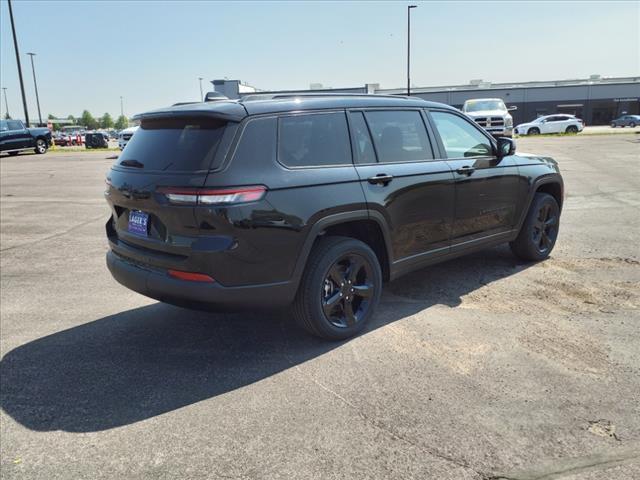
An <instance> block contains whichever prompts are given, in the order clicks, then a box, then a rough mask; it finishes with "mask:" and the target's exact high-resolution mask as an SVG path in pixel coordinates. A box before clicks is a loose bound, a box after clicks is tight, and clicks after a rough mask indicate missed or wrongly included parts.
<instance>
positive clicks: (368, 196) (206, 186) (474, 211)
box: [105, 95, 563, 340]
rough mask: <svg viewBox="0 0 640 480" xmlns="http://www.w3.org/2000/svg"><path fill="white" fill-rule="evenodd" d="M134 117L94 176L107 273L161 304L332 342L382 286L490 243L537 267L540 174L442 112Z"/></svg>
mask: <svg viewBox="0 0 640 480" xmlns="http://www.w3.org/2000/svg"><path fill="white" fill-rule="evenodd" d="M136 118H137V119H138V120H140V121H141V126H140V129H139V130H138V131H137V132H136V134H135V135H134V136H133V138H132V139H131V140H130V141H129V143H128V145H127V147H126V148H125V150H124V151H123V152H122V153H121V154H120V156H119V158H118V159H117V160H116V161H115V162H114V164H113V165H112V167H111V170H110V171H109V172H108V174H107V178H106V182H107V190H106V192H105V197H106V200H107V202H108V204H109V206H110V207H111V212H112V216H111V218H110V219H109V221H108V222H107V224H106V234H107V238H108V242H109V247H110V248H109V251H108V253H107V265H108V267H109V269H110V271H111V273H112V275H113V276H114V278H115V279H116V280H117V281H118V282H120V283H121V284H123V285H124V286H126V287H128V288H130V289H132V290H134V291H136V292H139V293H141V294H143V295H146V296H148V297H151V298H155V299H158V300H161V301H164V302H168V303H173V304H176V305H182V306H186V307H190V308H205V309H214V310H215V309H239V308H254V309H260V310H262V309H265V308H271V307H281V306H286V305H292V306H293V309H292V311H293V315H294V316H295V318H296V319H297V320H298V322H299V323H300V324H301V325H302V326H303V327H304V328H306V329H307V330H308V331H309V332H311V333H312V334H315V335H318V336H320V337H324V338H327V339H333V340H335V339H343V338H347V337H350V336H352V335H355V334H357V333H358V332H359V331H361V330H362V329H363V328H364V327H365V325H366V324H367V322H368V321H369V320H370V319H371V316H372V315H373V312H374V311H375V308H376V305H377V304H378V300H379V299H380V294H381V290H382V282H383V281H389V280H393V279H395V278H398V277H399V276H401V275H403V274H406V273H408V272H410V271H413V270H416V269H419V268H422V267H425V266H427V265H430V264H433V263H436V262H441V261H443V260H447V259H450V258H453V257H458V256H461V255H465V254H467V253H470V252H474V251H476V250H479V249H482V248H486V247H492V246H495V245H498V244H501V243H505V242H509V243H510V245H511V249H512V250H513V252H514V253H515V255H516V256H518V257H519V258H522V259H524V260H528V261H540V260H543V259H545V258H547V256H548V255H549V254H550V253H551V251H552V249H553V247H554V244H555V242H556V238H557V235H558V228H559V220H560V211H561V208H562V202H563V181H562V177H561V175H560V172H559V170H558V166H557V164H556V162H555V161H554V160H553V159H551V158H548V157H542V156H535V155H527V154H516V152H515V142H514V141H513V140H511V139H509V138H503V137H501V138H498V139H494V138H493V137H492V136H491V135H489V134H488V133H487V132H486V131H485V130H483V129H482V128H480V127H479V126H478V125H477V124H476V123H474V122H473V121H472V120H471V119H469V118H468V117H467V116H466V115H464V114H462V113H461V112H459V111H458V110H456V109H454V108H452V107H449V106H446V105H442V104H438V103H433V102H427V101H425V100H421V99H416V98H407V97H386V96H375V95H363V96H329V97H327V96H325V97H321V96H315V97H314V96H301V97H298V98H283V99H277V100H266V101H255V102H252V101H246V102H242V101H241V102H224V101H219V102H210V103H198V104H191V105H183V106H180V107H169V108H166V109H163V110H158V111H153V112H149V113H145V114H142V115H139V116H137V117H136Z"/></svg>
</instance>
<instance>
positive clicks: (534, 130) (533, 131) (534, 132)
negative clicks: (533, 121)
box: [527, 127, 540, 135]
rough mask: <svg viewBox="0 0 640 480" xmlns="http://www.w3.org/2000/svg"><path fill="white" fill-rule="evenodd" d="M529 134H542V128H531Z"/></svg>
mask: <svg viewBox="0 0 640 480" xmlns="http://www.w3.org/2000/svg"><path fill="white" fill-rule="evenodd" d="M527 135H540V129H539V128H538V127H533V128H530V129H529V131H528V132H527Z"/></svg>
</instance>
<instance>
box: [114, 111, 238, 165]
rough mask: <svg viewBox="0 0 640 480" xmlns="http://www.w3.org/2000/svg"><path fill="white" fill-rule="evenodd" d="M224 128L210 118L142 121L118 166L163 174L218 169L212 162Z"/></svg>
mask: <svg viewBox="0 0 640 480" xmlns="http://www.w3.org/2000/svg"><path fill="white" fill-rule="evenodd" d="M225 125H226V122H224V121H221V120H218V119H211V118H163V119H150V120H143V121H142V123H141V124H140V128H139V129H138V130H136V132H135V133H134V134H133V136H132V137H131V140H129V142H128V143H127V146H126V147H125V149H124V150H123V151H122V153H121V154H120V156H119V157H118V160H116V165H125V166H135V167H137V168H141V169H142V168H143V169H144V170H162V171H185V170H186V171H195V170H208V169H209V168H215V165H213V159H214V156H215V154H216V150H217V149H218V145H219V143H220V139H221V138H222V134H223V132H224V127H225Z"/></svg>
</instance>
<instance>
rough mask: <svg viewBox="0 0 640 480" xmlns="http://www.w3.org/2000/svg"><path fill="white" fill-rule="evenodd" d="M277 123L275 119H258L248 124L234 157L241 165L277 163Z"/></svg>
mask: <svg viewBox="0 0 640 480" xmlns="http://www.w3.org/2000/svg"><path fill="white" fill-rule="evenodd" d="M276 135H277V123H276V119H275V118H273V117H272V118H256V119H254V120H251V121H250V122H249V123H247V126H246V127H245V128H244V131H243V132H242V137H241V138H240V143H239V144H238V147H237V148H236V152H235V154H234V156H233V161H234V162H239V164H241V165H250V164H254V162H256V163H267V162H271V163H273V162H275V160H276Z"/></svg>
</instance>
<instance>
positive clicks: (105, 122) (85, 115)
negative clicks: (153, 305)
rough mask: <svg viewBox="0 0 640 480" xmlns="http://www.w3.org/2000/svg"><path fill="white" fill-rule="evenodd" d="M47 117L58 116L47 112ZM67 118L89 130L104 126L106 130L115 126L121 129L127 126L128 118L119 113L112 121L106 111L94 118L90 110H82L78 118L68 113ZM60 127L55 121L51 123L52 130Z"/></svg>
mask: <svg viewBox="0 0 640 480" xmlns="http://www.w3.org/2000/svg"><path fill="white" fill-rule="evenodd" d="M47 118H48V119H49V120H53V119H55V118H58V117H56V116H55V115H52V114H49V116H48V117H47ZM67 120H71V121H72V122H73V124H74V125H82V126H84V127H87V128H88V129H89V130H96V129H98V128H104V129H106V130H109V129H112V128H115V129H116V130H122V129H125V128H127V127H128V126H129V119H128V118H127V117H125V116H124V115H120V116H119V117H118V118H117V119H116V120H115V121H114V120H113V117H111V115H109V113H108V112H107V113H105V114H104V115H102V116H101V117H98V118H95V117H94V116H93V115H91V112H89V110H84V111H83V112H82V115H81V116H80V118H76V117H74V116H73V115H69V116H67ZM60 127H61V125H58V124H56V123H54V124H53V129H54V130H58V129H59V128H60Z"/></svg>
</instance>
